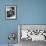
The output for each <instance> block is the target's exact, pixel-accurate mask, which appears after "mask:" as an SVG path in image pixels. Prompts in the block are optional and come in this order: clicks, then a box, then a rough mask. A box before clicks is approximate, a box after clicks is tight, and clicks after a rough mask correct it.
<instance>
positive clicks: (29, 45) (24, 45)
mask: <svg viewBox="0 0 46 46" xmlns="http://www.w3.org/2000/svg"><path fill="white" fill-rule="evenodd" d="M20 46H46V42H45V41H34V42H32V41H31V40H28V41H25V40H21V42H20Z"/></svg>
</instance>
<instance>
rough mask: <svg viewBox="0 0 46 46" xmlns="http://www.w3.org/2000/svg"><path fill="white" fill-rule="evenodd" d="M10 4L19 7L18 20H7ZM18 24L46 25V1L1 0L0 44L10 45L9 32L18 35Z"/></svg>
mask: <svg viewBox="0 0 46 46" xmlns="http://www.w3.org/2000/svg"><path fill="white" fill-rule="evenodd" d="M9 4H11V5H16V7H17V19H16V20H5V5H9ZM18 24H46V0H0V43H8V39H7V36H8V34H9V32H14V31H15V32H16V34H17V32H18V30H17V25H18ZM16 42H17V40H16Z"/></svg>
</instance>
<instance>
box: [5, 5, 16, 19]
mask: <svg viewBox="0 0 46 46" xmlns="http://www.w3.org/2000/svg"><path fill="white" fill-rule="evenodd" d="M6 19H16V5H6Z"/></svg>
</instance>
